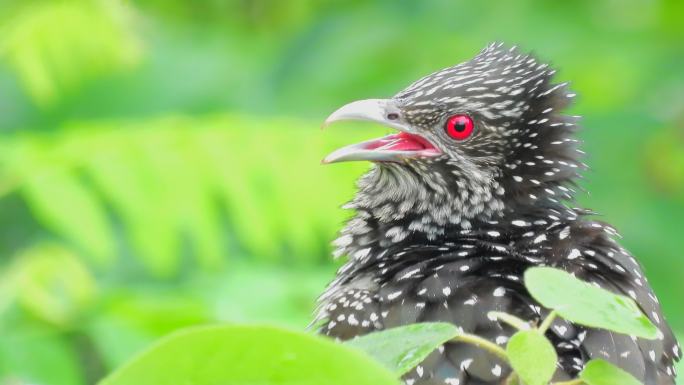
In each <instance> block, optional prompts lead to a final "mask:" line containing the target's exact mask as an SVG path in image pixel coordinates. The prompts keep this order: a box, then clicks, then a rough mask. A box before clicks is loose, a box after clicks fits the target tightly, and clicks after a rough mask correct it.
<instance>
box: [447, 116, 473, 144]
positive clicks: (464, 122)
mask: <svg viewBox="0 0 684 385" xmlns="http://www.w3.org/2000/svg"><path fill="white" fill-rule="evenodd" d="M445 129H446V133H447V135H449V136H450V137H451V138H452V139H454V140H465V139H467V138H468V137H470V135H472V133H473V129H474V123H473V119H471V118H470V116H468V115H463V114H459V115H453V116H451V117H450V118H449V119H447V122H446V127H445Z"/></svg>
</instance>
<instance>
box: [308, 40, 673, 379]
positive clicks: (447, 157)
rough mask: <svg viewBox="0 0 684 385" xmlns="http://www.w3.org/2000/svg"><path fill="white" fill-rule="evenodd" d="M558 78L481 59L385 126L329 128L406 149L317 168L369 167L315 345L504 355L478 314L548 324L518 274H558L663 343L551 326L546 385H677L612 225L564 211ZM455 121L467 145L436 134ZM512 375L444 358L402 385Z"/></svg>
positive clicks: (565, 151) (568, 155)
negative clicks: (615, 377) (597, 377)
mask: <svg viewBox="0 0 684 385" xmlns="http://www.w3.org/2000/svg"><path fill="white" fill-rule="evenodd" d="M553 75H554V70H553V69H551V68H549V66H548V65H547V64H544V63H540V62H539V61H537V60H536V59H535V58H533V57H532V56H530V55H525V54H522V53H520V52H519V51H518V50H517V49H515V48H507V47H504V46H502V45H501V44H492V45H490V46H488V47H486V48H485V49H484V50H483V51H481V52H480V53H479V54H478V55H477V56H476V57H475V58H473V59H472V60H470V61H468V62H465V63H462V64H459V65H456V66H454V67H449V68H446V69H444V70H441V71H438V72H436V73H433V74H431V75H428V76H426V77H424V78H422V79H420V80H418V81H416V82H415V83H413V84H412V85H410V86H409V87H408V88H406V89H405V90H403V91H401V92H400V93H399V94H397V95H396V96H394V97H393V98H391V99H389V100H384V101H377V102H373V103H376V104H377V106H378V109H379V111H380V113H376V112H377V111H375V110H374V111H370V112H368V111H367V110H363V111H362V112H359V111H352V112H348V111H346V110H344V111H343V110H342V109H340V110H339V111H342V112H340V113H338V115H339V116H340V118H348V117H353V118H358V117H359V116H362V118H364V117H366V118H365V119H366V120H375V121H380V122H384V123H386V124H387V125H389V126H391V127H395V128H398V129H399V130H400V131H402V132H405V133H406V134H405V136H391V137H387V138H384V139H382V140H379V141H378V142H377V143H376V142H372V143H371V142H366V143H365V144H363V146H361V147H358V145H357V147H354V148H353V149H352V150H353V151H352V150H349V149H344V151H342V152H340V153H339V154H332V155H333V156H332V158H326V159H327V160H328V161H330V162H332V161H340V160H358V159H368V160H373V161H375V166H374V167H373V168H372V169H371V170H370V171H369V172H368V173H367V174H366V175H364V176H363V177H362V178H361V179H360V180H359V182H358V188H359V191H358V193H357V194H356V196H355V197H354V199H353V200H352V201H351V202H350V203H348V204H347V205H346V206H345V207H346V208H348V209H352V210H355V213H356V214H355V216H354V217H353V218H351V219H350V220H349V221H348V222H347V224H346V226H345V227H344V228H343V230H342V231H341V234H340V236H339V237H338V238H337V240H336V241H335V242H334V244H335V246H336V250H335V255H336V256H347V257H348V261H347V262H346V263H345V264H344V265H343V266H342V268H341V269H340V270H339V271H338V274H337V277H336V278H335V280H334V281H333V282H332V283H331V284H330V285H329V287H328V288H327V290H326V292H325V293H324V294H323V295H322V296H321V298H320V306H319V311H318V314H317V321H318V325H320V332H321V333H323V334H326V335H329V336H332V337H335V338H339V339H343V340H346V339H350V338H353V337H355V336H358V335H362V334H366V333H369V332H372V331H374V330H382V329H386V328H391V327H395V326H400V325H405V324H410V323H415V322H426V321H446V322H452V323H454V324H455V325H457V326H458V327H459V328H462V329H463V330H464V331H465V332H468V333H474V334H477V335H480V336H482V337H485V338H487V339H489V340H491V341H493V342H495V343H497V344H499V345H501V346H504V345H505V344H506V342H507V341H508V338H509V337H510V336H511V335H512V334H513V332H514V330H512V328H511V327H510V326H508V325H506V324H502V323H500V322H497V321H496V320H492V319H489V318H488V317H487V313H488V312H490V311H494V310H495V311H502V312H507V313H511V314H514V315H516V316H518V317H520V318H523V319H527V320H540V319H542V318H544V317H545V315H546V314H547V313H548V310H547V309H545V308H543V307H542V306H540V305H539V304H538V303H536V302H535V301H534V300H533V299H532V298H531V297H530V295H529V294H528V293H527V291H526V289H525V288H524V286H523V283H522V274H523V272H524V271H525V270H526V269H527V268H528V267H531V266H541V265H543V266H553V267H557V268H561V269H563V270H565V271H568V272H571V273H573V274H575V275H576V276H577V277H579V278H581V279H584V280H586V281H588V282H591V283H593V284H594V285H597V286H599V287H602V288H604V289H607V290H610V291H613V292H616V293H620V294H624V295H627V296H629V297H631V298H633V299H634V300H635V301H636V302H637V303H638V304H639V306H640V307H641V309H642V310H643V312H644V313H645V314H646V315H647V316H648V317H649V318H650V319H651V321H653V323H654V324H655V325H656V326H657V327H658V328H659V330H660V332H659V334H658V338H657V339H655V340H653V341H647V340H643V339H639V338H634V337H631V336H627V335H621V334H617V333H613V332H609V331H606V330H600V329H592V328H585V327H582V326H579V325H574V324H572V323H569V322H567V321H564V320H562V319H557V320H556V321H555V322H554V323H553V325H552V327H551V328H550V329H549V330H548V332H547V336H548V337H549V338H550V339H551V341H552V342H553V344H554V345H555V347H556V350H557V352H558V355H559V365H558V368H557V371H556V374H555V376H554V380H556V381H559V380H563V379H569V378H573V377H574V376H576V375H577V373H578V372H579V371H580V370H581V369H582V368H583V365H584V364H585V363H586V362H587V361H588V360H589V359H592V358H602V359H605V360H608V361H610V362H612V363H614V364H616V365H618V366H620V367H621V368H623V369H624V370H626V371H628V372H630V373H631V374H633V375H634V376H635V377H636V378H638V379H639V380H641V381H642V382H643V383H644V384H646V385H661V384H663V385H664V384H674V378H675V372H674V367H673V363H674V362H675V361H677V360H678V359H679V358H680V356H681V353H680V351H679V347H678V345H677V343H676V341H675V339H674V337H673V335H672V332H671V330H670V328H669V327H668V325H667V324H666V323H665V320H664V317H663V315H662V313H661V309H660V305H659V304H658V300H657V298H656V296H655V295H654V293H653V291H652V290H651V288H650V286H649V284H648V281H647V279H646V278H645V277H644V274H643V272H642V269H641V266H640V265H639V263H638V261H637V260H636V259H635V258H634V257H633V256H631V255H630V254H629V252H628V251H626V250H625V249H624V248H622V247H621V246H620V245H619V244H618V243H617V242H616V240H615V238H616V236H617V234H616V231H615V230H614V229H613V228H612V227H611V226H610V225H608V224H606V223H602V222H599V221H596V220H594V219H592V217H591V214H592V213H591V212H589V211H588V210H585V209H581V208H575V207H572V203H573V197H574V194H575V190H576V185H575V180H576V179H577V178H578V177H579V173H580V172H581V171H582V170H583V169H585V168H586V166H585V165H584V164H583V163H581V161H580V160H579V159H580V158H581V155H582V152H581V151H580V150H579V149H578V148H577V146H578V141H577V140H576V139H574V133H575V131H576V130H577V128H578V127H577V121H578V117H576V116H568V115H564V114H562V110H563V109H564V108H565V107H567V106H568V104H569V103H570V102H571V100H572V98H573V97H574V96H575V95H574V94H573V93H572V92H570V91H569V90H568V88H567V84H565V83H560V84H558V83H554V82H553V81H552V77H553ZM376 104H372V103H370V102H366V101H364V102H363V103H361V104H359V105H357V107H355V108H356V109H358V108H359V107H358V106H361V107H363V108H366V107H367V106H369V105H370V106H371V107H372V106H375V105H376ZM373 108H375V107H373ZM345 114H346V115H345ZM454 114H461V115H463V116H467V117H468V119H472V121H473V122H474V126H475V129H474V131H473V134H472V135H471V136H469V137H468V138H467V139H466V140H460V138H459V140H458V141H456V140H453V138H450V137H449V136H448V135H447V134H446V133H445V130H444V125H445V122H446V121H447V119H448V118H449V117H450V116H454ZM509 373H510V369H509V368H508V367H507V366H506V365H505V364H504V363H503V362H501V361H500V360H498V359H497V358H496V357H493V356H492V355H490V354H488V353H487V352H484V351H482V350H480V349H477V348H475V347H473V346H470V345H465V344H462V343H447V344H445V345H443V346H441V347H440V348H439V349H438V350H436V351H435V352H433V353H432V354H431V355H430V356H429V357H428V358H427V359H426V360H425V361H424V362H423V363H421V365H419V366H418V367H416V368H415V369H414V370H412V371H411V372H410V373H408V374H407V375H406V376H405V377H404V380H405V382H406V384H409V385H411V384H415V385H422V384H448V385H456V384H458V385H475V384H500V383H502V380H503V379H505V378H506V376H507V375H508V374H509Z"/></svg>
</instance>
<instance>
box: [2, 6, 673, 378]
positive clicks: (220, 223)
mask: <svg viewBox="0 0 684 385" xmlns="http://www.w3.org/2000/svg"><path fill="white" fill-rule="evenodd" d="M495 40H500V41H501V40H502V41H506V42H510V43H515V44H519V45H521V46H522V47H524V48H526V49H529V50H533V51H534V52H536V53H537V54H538V56H540V57H541V58H543V59H545V60H548V61H550V62H552V63H554V64H555V65H557V66H558V67H559V68H560V71H559V75H558V78H559V79H560V80H571V81H572V85H573V88H574V89H575V90H576V91H577V92H578V93H579V94H580V97H579V98H578V101H577V104H576V105H575V106H574V107H573V111H572V113H577V114H582V115H584V116H585V118H584V121H583V122H584V126H585V130H584V131H583V132H582V133H581V136H582V139H583V140H585V146H584V148H585V150H586V151H587V153H588V155H587V158H586V160H587V163H588V164H589V165H590V166H591V167H592V170H591V171H590V172H588V173H587V174H586V178H585V180H584V181H583V185H584V186H585V187H586V190H587V191H588V192H587V193H583V194H580V196H579V201H580V203H581V204H583V205H586V206H588V207H590V208H592V209H595V210H596V211H598V212H600V213H602V214H603V215H604V218H603V219H605V220H608V221H610V222H612V223H614V224H615V225H616V226H617V228H618V229H619V230H620V231H621V233H622V234H623V236H624V239H623V243H624V245H625V246H627V247H628V248H629V249H630V250H631V251H633V252H634V253H635V254H636V255H637V256H638V257H639V258H640V260H641V261H642V262H643V264H644V265H645V268H646V271H647V273H648V276H649V277H650V282H651V283H652V285H653V286H654V288H655V290H656V292H657V294H658V295H659V297H660V299H661V302H662V304H663V306H664V308H665V313H666V314H667V315H668V319H669V321H670V322H671V323H672V325H673V326H674V327H675V329H677V330H678V331H684V301H683V300H682V297H684V44H683V43H682V42H683V41H684V2H682V1H680V0H660V1H659V0H578V1H565V2H561V1H534V0H523V1H446V0H426V1H397V0H385V1H374V2H365V1H341V0H339V1H335V0H327V1H313V0H288V1H280V0H202V1H199V0H193V1H182V0H136V1H133V0H131V1H129V2H119V1H114V0H99V1H98V0H71V1H69V0H63V1H62V0H44V1H39V0H0V384H2V385H19V384H38V385H85V384H92V383H94V382H95V381H96V380H97V379H99V378H100V377H101V376H103V375H104V374H105V373H107V372H108V371H109V370H111V369H112V368H114V367H116V366H117V365H119V364H121V363H122V362H123V360H125V359H126V358H127V357H129V356H130V355H131V354H133V353H134V352H135V351H137V350H139V349H141V348H143V347H145V346H147V345H148V344H149V343H150V342H151V341H153V340H155V339H156V338H158V337H160V336H162V335H164V334H167V333H169V332H171V331H173V330H175V329H177V328H180V327H183V326H187V325H194V324H200V323H208V322H267V323H276V324H281V325H286V326H289V327H294V328H299V329H303V328H304V327H305V326H306V325H307V323H308V321H309V316H310V314H311V311H312V309H313V307H314V300H315V297H316V296H317V294H318V293H319V292H320V291H321V290H322V289H323V287H324V285H325V283H326V282H327V281H328V280H329V279H330V278H331V277H332V274H333V272H334V270H335V268H336V262H333V261H332V259H331V258H330V256H329V252H330V247H329V242H330V240H331V239H332V238H333V237H334V235H335V232H336V230H337V229H338V228H339V227H340V224H341V223H342V222H343V221H344V219H345V217H347V216H348V215H349V214H348V213H345V212H344V211H342V210H341V209H339V206H340V204H341V203H343V202H344V201H345V200H347V199H349V198H350V197H351V195H352V193H353V186H354V185H353V181H354V179H355V178H356V177H357V176H358V175H359V174H360V173H362V172H363V170H365V169H366V168H367V167H368V165H366V164H342V165H333V166H328V167H321V166H320V165H319V160H320V159H321V158H322V157H323V156H324V155H325V154H326V153H327V152H328V151H330V150H332V149H333V148H335V147H336V146H339V145H342V144H346V143H350V142H352V141H356V140H359V139H360V138H367V137H371V136H376V135H378V134H382V133H384V132H385V131H384V129H381V128H377V127H370V126H362V125H346V126H345V125H340V126H337V127H333V128H331V129H330V130H329V131H326V132H322V131H320V130H319V129H318V128H319V124H320V122H321V121H322V120H323V119H324V117H325V116H327V114H328V113H329V112H331V111H332V110H334V109H335V108H336V107H338V106H340V105H341V104H343V103H345V102H348V101H351V100H354V99H359V98H369V97H386V96H390V95H392V94H394V93H395V92H396V91H398V90H400V89H401V88H403V87H404V86H406V85H407V84H409V83H410V82H411V81H413V80H415V79H417V78H418V77H419V76H422V75H425V74H427V73H430V72H432V71H434V70H437V69H440V68H442V67H446V66H449V65H453V64H455V63H458V62H460V61H462V60H465V59H467V58H469V57H471V56H472V55H474V54H475V53H476V52H477V51H478V50H479V49H481V48H482V47H483V46H484V45H485V44H486V43H488V42H490V41H495Z"/></svg>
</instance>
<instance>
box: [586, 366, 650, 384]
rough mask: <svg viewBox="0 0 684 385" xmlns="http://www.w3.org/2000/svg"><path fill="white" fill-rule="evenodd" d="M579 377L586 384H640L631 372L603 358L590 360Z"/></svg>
mask: <svg viewBox="0 0 684 385" xmlns="http://www.w3.org/2000/svg"><path fill="white" fill-rule="evenodd" d="M579 378H580V379H582V381H584V382H585V383H587V384H588V385H615V384H620V385H642V384H641V382H639V380H637V379H636V378H634V377H633V376H632V375H631V374H629V373H627V372H625V371H624V370H622V369H620V368H618V367H617V366H615V365H613V364H611V363H610V362H607V361H604V360H591V361H589V362H588V363H587V365H586V366H585V367H584V370H582V372H580V375H579Z"/></svg>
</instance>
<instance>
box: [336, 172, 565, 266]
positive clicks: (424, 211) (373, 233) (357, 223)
mask: <svg viewBox="0 0 684 385" xmlns="http://www.w3.org/2000/svg"><path fill="white" fill-rule="evenodd" d="M391 167H392V166H391V165H390V166H384V167H382V168H375V169H373V170H372V171H371V172H369V173H368V174H366V175H364V176H363V177H362V178H361V179H360V180H359V183H358V185H359V191H358V193H357V195H356V196H355V197H354V199H353V200H352V201H351V202H349V203H348V204H347V205H345V206H344V207H345V208H347V209H352V210H355V212H356V214H355V216H354V217H352V218H351V219H350V220H349V221H348V222H347V224H346V226H345V227H344V228H343V230H342V232H341V234H340V236H339V237H338V238H337V239H336V240H335V242H334V245H335V246H336V250H335V255H336V256H340V255H346V256H349V257H350V258H352V259H354V258H365V257H366V256H367V255H369V254H373V253H378V252H380V251H382V250H384V249H387V248H389V247H394V246H401V245H416V244H419V245H432V244H434V245H438V244H443V243H445V242H457V241H458V239H459V238H463V237H468V238H472V237H477V236H480V235H482V236H483V237H485V238H488V239H489V235H488V234H497V233H498V234H508V236H507V240H508V241H511V240H514V239H513V238H515V237H516V236H520V235H522V234H523V233H524V231H522V230H524V227H526V226H539V225H548V224H551V223H555V222H565V221H572V220H575V219H577V217H578V213H577V211H576V210H574V209H569V208H567V207H566V206H565V205H564V204H563V203H560V202H558V201H556V200H555V199H550V200H549V199H545V198H544V197H540V199H536V200H534V202H533V203H526V202H520V201H516V200H513V199H507V197H506V196H505V195H504V194H497V193H496V191H499V192H504V191H502V189H501V187H500V186H499V184H498V183H497V181H496V180H495V179H490V180H489V181H488V183H490V184H489V185H479V186H472V185H471V186H468V185H466V184H461V185H460V186H448V185H446V186H445V185H439V184H435V183H433V184H432V185H431V184H430V183H425V181H424V179H421V180H413V179H412V178H418V177H419V176H417V175H419V174H411V173H406V172H405V170H403V169H398V170H397V169H395V170H392V168H391ZM396 167H400V166H396ZM449 187H451V188H449ZM459 187H460V189H459ZM473 187H474V188H477V189H479V191H468V188H473ZM487 189H488V190H487ZM464 191H465V192H464ZM478 192H479V195H478V194H477V193H478ZM464 196H465V197H467V199H465V200H464V199H463V197H464Z"/></svg>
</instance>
